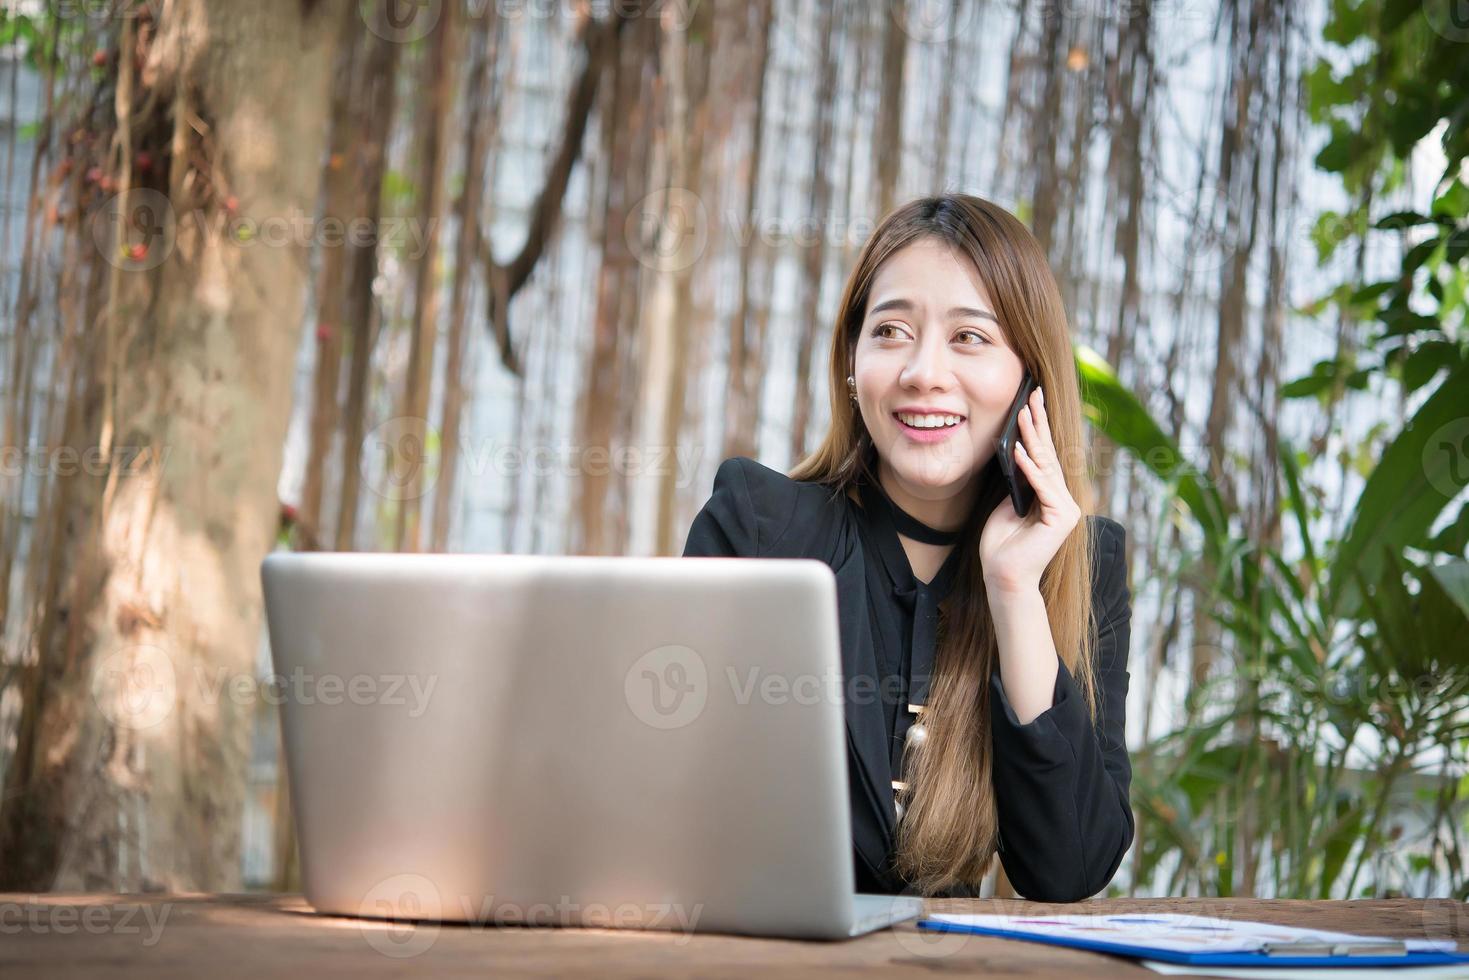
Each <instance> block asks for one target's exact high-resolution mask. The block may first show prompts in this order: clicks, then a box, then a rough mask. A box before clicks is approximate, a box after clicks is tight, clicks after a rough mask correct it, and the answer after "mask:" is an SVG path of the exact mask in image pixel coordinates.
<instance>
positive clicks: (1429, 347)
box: [1403, 340, 1462, 392]
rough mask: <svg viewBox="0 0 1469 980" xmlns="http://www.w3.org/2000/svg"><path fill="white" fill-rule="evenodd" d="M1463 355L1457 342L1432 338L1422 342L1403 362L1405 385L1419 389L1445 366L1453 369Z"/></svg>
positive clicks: (1413, 389) (1415, 389)
mask: <svg viewBox="0 0 1469 980" xmlns="http://www.w3.org/2000/svg"><path fill="white" fill-rule="evenodd" d="M1461 357H1462V355H1461V354H1460V353H1459V348H1458V346H1457V345H1456V344H1451V343H1449V342H1448V341H1447V340H1430V341H1428V342H1427V343H1425V344H1420V345H1419V346H1418V347H1417V349H1415V350H1414V351H1413V352H1412V353H1411V354H1409V355H1408V357H1407V359H1406V360H1405V361H1404V362H1403V387H1404V388H1406V389H1408V391H1410V392H1412V391H1417V390H1418V389H1419V388H1422V387H1423V386H1424V385H1426V384H1428V382H1430V381H1432V380H1433V376H1434V375H1436V374H1438V372H1440V371H1442V370H1443V369H1444V368H1450V369H1452V368H1453V367H1454V366H1456V365H1457V364H1459V363H1460V360H1461Z"/></svg>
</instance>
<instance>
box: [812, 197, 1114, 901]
mask: <svg viewBox="0 0 1469 980" xmlns="http://www.w3.org/2000/svg"><path fill="white" fill-rule="evenodd" d="M920 239H936V240H938V241H940V242H943V243H945V244H947V245H948V246H949V247H950V248H952V249H953V250H954V251H955V253H956V254H957V255H960V256H967V257H968V258H969V260H970V261H971V262H972V263H973V264H974V267H975V269H976V270H977V271H978V273H979V278H980V281H981V282H982V283H983V284H984V286H985V289H986V290H987V291H988V293H989V298H990V301H991V302H992V303H993V304H994V312H995V315H996V316H997V317H998V318H999V321H1000V325H1001V327H1002V328H1003V329H1004V331H1005V336H1006V338H1007V339H1008V340H1009V343H1010V345H1011V347H1012V348H1013V349H1014V350H1015V351H1016V353H1017V354H1018V355H1019V357H1020V359H1021V361H1022V362H1023V363H1024V365H1025V367H1026V368H1027V369H1029V371H1030V373H1031V376H1032V377H1033V378H1034V379H1035V380H1036V382H1037V383H1038V384H1039V385H1040V386H1041V387H1042V388H1044V389H1045V392H1046V416H1047V418H1048V420H1049V422H1050V429H1051V438H1052V440H1053V441H1054V443H1055V445H1056V452H1057V455H1058V456H1059V457H1060V461H1061V466H1062V469H1063V471H1064V473H1065V478H1066V486H1067V488H1068V489H1069V490H1070V492H1071V496H1072V498H1073V499H1074V500H1075V501H1076V502H1077V504H1078V505H1079V506H1080V507H1081V510H1082V513H1083V515H1085V514H1088V513H1091V511H1092V495H1091V487H1090V483H1089V481H1088V478H1087V473H1086V460H1085V447H1084V442H1083V437H1084V431H1083V427H1082V414H1081V395H1080V390H1079V387H1078V383H1077V377H1076V368H1075V360H1074V356H1073V354H1072V349H1071V337H1070V331H1069V328H1068V326H1067V321H1066V311H1065V308H1064V306H1063V304H1062V302H1061V292H1060V290H1059V289H1058V288H1057V286H1056V280H1055V277H1054V276H1053V275H1052V274H1051V269H1050V266H1049V265H1048V264H1047V262H1046V257H1045V253H1044V252H1043V251H1042V250H1041V247H1040V245H1039V244H1038V243H1037V242H1036V240H1035V238H1034V237H1033V236H1032V235H1031V233H1030V232H1029V231H1028V230H1027V229H1026V228H1025V226H1024V225H1022V224H1021V223H1020V222H1019V221H1018V220H1017V219H1016V218H1015V216H1014V215H1012V214H1010V212H1008V211H1006V210H1005V209H1004V208H1002V207H1000V206H998V205H996V204H993V203H991V202H990V201H986V200H983V199H981V198H978V197H973V196H970V195H967V194H946V195H943V196H940V197H927V198H920V199H918V200H915V201H910V202H909V203H907V204H904V205H902V206H900V207H899V208H897V209H896V210H894V211H893V212H892V213H890V214H889V215H888V216H887V217H885V218H884V219H883V220H882V223H881V224H879V225H878V227H877V228H876V229H875V230H874V231H873V233H872V236H871V237H870V238H869V239H868V241H867V243H866V244H865V245H864V246H863V248H862V253H861V255H860V256H859V257H858V259H857V264H856V267H855V268H854V269H853V270H852V274H851V276H850V277H849V278H848V280H847V285H846V288H845V290H843V293H842V302H841V307H840V309H839V310H838V311H837V316H836V327H835V335H834V338H833V343H832V348H831V367H830V372H829V373H830V378H829V388H830V394H829V397H830V401H831V428H830V429H829V430H828V431H827V433H826V437H825V439H823V440H822V442H821V445H820V446H818V447H817V448H816V450H815V451H814V452H813V453H811V454H810V455H809V456H807V457H806V458H805V459H803V460H802V461H801V462H800V463H799V464H798V465H797V466H796V467H795V468H794V469H793V470H792V471H791V472H790V474H789V476H790V477H791V478H792V479H795V480H804V481H813V482H818V483H823V484H826V485H828V486H830V487H832V488H833V490H834V491H836V492H838V493H841V494H846V493H847V491H848V490H849V488H851V487H853V486H855V485H856V484H857V483H858V482H859V481H860V480H863V479H866V480H870V481H873V482H876V480H877V472H876V468H875V459H876V448H875V446H874V444H873V442H872V436H871V434H870V433H869V432H868V431H867V427H866V425H865V424H864V423H863V421H862V417H861V413H860V411H859V410H858V407H857V404H856V403H855V402H853V401H852V400H851V399H850V398H849V397H848V394H847V384H846V379H847V376H848V375H849V374H851V373H852V365H853V363H854V356H855V353H856V347H857V340H858V337H859V335H860V329H861V324H862V320H863V318H864V316H865V314H866V311H867V304H868V300H869V293H870V291H871V287H872V282H873V279H874V277H875V276H876V275H877V270H878V269H879V267H881V265H882V263H883V262H884V261H885V260H886V259H887V258H888V257H889V256H891V255H892V254H894V253H895V252H897V251H898V250H899V249H901V248H904V247H905V246H907V245H910V244H912V243H913V242H915V241H918V240H920ZM977 479H978V480H980V487H979V492H978V494H977V496H976V499H975V505H974V509H973V510H972V511H971V513H970V515H969V518H968V520H967V521H966V523H965V525H964V528H963V531H962V532H961V535H960V538H959V541H958V543H957V544H956V545H955V547H957V548H959V549H961V550H962V554H961V556H960V558H959V567H958V570H957V577H956V579H955V584H954V587H953V590H952V591H951V592H950V593H949V595H948V597H947V598H946V599H945V600H944V601H943V602H942V603H940V609H939V630H938V649H937V651H936V653H935V663H934V674H933V678H932V681H931V684H930V692H929V699H928V707H927V710H926V711H925V712H924V725H925V727H926V728H927V734H928V738H927V740H926V741H925V743H924V745H923V748H922V751H918V752H911V753H909V755H910V756H912V757H913V758H911V759H910V760H909V762H908V764H907V769H906V772H905V776H904V778H905V779H906V780H907V782H908V785H909V790H908V797H907V803H906V814H905V816H904V818H903V822H902V824H901V825H900V827H899V832H898V839H897V859H896V865H895V866H896V870H897V871H898V873H899V874H901V875H902V876H903V878H904V879H905V880H906V881H908V882H909V883H910V884H912V885H913V886H915V887H916V888H917V889H918V890H920V891H921V892H923V893H924V894H929V895H932V894H937V893H941V892H944V891H948V890H953V889H955V888H959V889H973V888H977V887H978V886H979V883H980V881H981V880H982V879H983V878H984V876H985V874H986V872H987V871H988V870H989V868H990V865H991V862H992V859H993V857H994V855H995V845H996V831H997V828H998V818H997V816H996V811H995V794H994V788H993V785H992V783H991V779H990V771H991V770H990V758H991V753H992V747H991V739H990V690H989V688H990V677H991V673H992V671H993V670H994V667H995V664H996V663H997V661H998V654H999V651H998V646H997V641H996V638H995V629H994V623H993V622H992V620H991V618H990V612H989V604H988V601H987V599H986V596H985V589H984V579H983V575H982V570H981V568H980V562H979V536H980V532H981V531H982V530H983V529H984V522H985V520H986V519H987V518H988V517H989V515H990V513H991V512H992V511H993V509H994V508H995V506H996V505H997V504H999V503H1000V502H1002V501H1003V500H1004V498H1005V496H1006V488H1005V484H1004V479H1003V477H1002V475H1001V473H1000V470H999V466H998V461H997V459H992V460H991V461H990V463H989V465H987V466H986V467H985V468H984V469H983V470H982V471H981V473H980V474H979V475H978V477H977ZM1090 523H1091V522H1089V521H1087V520H1086V519H1085V517H1083V518H1082V520H1081V521H1080V522H1078V524H1077V527H1076V529H1075V530H1074V531H1073V532H1072V533H1071V534H1070V535H1069V536H1068V537H1067V539H1066V541H1065V542H1064V543H1063V544H1062V546H1061V549H1060V551H1058V552H1057V554H1056V556H1055V558H1053V559H1052V560H1051V563H1050V565H1049V566H1048V567H1047V568H1046V571H1045V573H1044V574H1043V575H1042V576H1041V594H1042V596H1043V597H1044V599H1045V604H1046V612H1047V616H1048V618H1049V620H1050V626H1051V636H1052V638H1053V639H1054V640H1055V644H1056V650H1057V652H1058V653H1059V654H1060V657H1061V660H1062V662H1063V663H1064V664H1065V665H1066V668H1067V670H1069V671H1070V672H1071V675H1072V676H1073V677H1074V678H1075V680H1076V682H1077V685H1078V687H1079V688H1080V690H1081V692H1082V694H1083V697H1084V698H1085V701H1086V706H1087V711H1088V712H1089V714H1090V715H1091V716H1092V718H1093V719H1095V718H1096V693H1095V684H1094V679H1093V669H1092V657H1093V642H1094V633H1093V629H1092V624H1091V617H1092V615H1093V611H1092V608H1091V587H1090V583H1091V549H1092V543H1091V542H1090V541H1089V540H1088V528H1089V526H1090ZM895 775H896V774H895Z"/></svg>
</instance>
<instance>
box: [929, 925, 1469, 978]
mask: <svg viewBox="0 0 1469 980" xmlns="http://www.w3.org/2000/svg"><path fill="white" fill-rule="evenodd" d="M918 928H920V929H929V930H932V931H933V932H967V933H971V934H974V935H980V936H999V937H1001V938H1003V939H1020V940H1023V941H1025V942H1031V943H1044V944H1046V945H1048V946H1068V947H1070V948H1072V949H1085V950H1090V951H1092V952H1094V953H1111V954H1112V955H1114V956H1126V957H1129V958H1131V959H1139V960H1157V961H1158V962H1160V963H1182V964H1186V965H1188V964H1191V965H1194V966H1377V967H1381V966H1442V965H1447V964H1453V963H1469V953H1446V952H1439V951H1437V950H1423V951H1409V952H1406V953H1401V954H1392V955H1377V956H1373V955H1358V956H1287V955H1283V954H1279V953H1262V952H1249V953H1181V952H1179V951H1177V950H1172V949H1155V948H1153V947H1151V946H1138V945H1134V944H1132V943H1110V942H1107V941H1105V940H1101V939H1070V938H1066V939H1062V938H1059V937H1056V936H1045V935H1037V934H1035V933H1032V932H1015V931H1012V930H1009V929H995V928H991V927H989V926H971V925H961V924H960V923H957V922H944V921H941V920H939V919H919V920H918Z"/></svg>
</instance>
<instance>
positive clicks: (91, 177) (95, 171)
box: [87, 167, 102, 184]
mask: <svg viewBox="0 0 1469 980" xmlns="http://www.w3.org/2000/svg"><path fill="white" fill-rule="evenodd" d="M101 179H102V168H101V167H91V168H89V169H88V170H87V183H89V184H95V183H97V182H98V181H100V180H101Z"/></svg>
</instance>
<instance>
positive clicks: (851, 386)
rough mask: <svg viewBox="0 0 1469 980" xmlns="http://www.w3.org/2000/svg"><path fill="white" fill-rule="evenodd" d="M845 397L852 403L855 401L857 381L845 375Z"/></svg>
mask: <svg viewBox="0 0 1469 980" xmlns="http://www.w3.org/2000/svg"><path fill="white" fill-rule="evenodd" d="M847 396H848V397H849V398H851V399H852V401H856V400H857V379H856V378H854V377H852V376H851V375H850V374H849V375H847Z"/></svg>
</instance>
